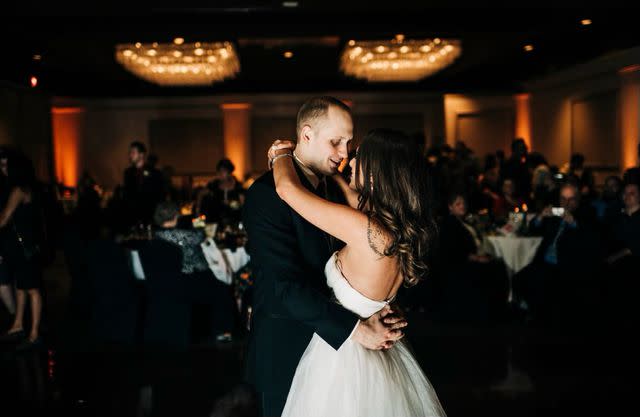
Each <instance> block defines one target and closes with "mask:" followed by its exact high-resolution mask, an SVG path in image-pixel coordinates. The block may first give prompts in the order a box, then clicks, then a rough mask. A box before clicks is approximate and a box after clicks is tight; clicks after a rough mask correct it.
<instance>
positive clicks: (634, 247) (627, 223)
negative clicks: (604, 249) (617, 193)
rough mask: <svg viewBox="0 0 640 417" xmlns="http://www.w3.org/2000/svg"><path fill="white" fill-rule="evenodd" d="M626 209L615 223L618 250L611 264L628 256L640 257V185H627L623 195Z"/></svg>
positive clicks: (609, 259) (614, 232)
mask: <svg viewBox="0 0 640 417" xmlns="http://www.w3.org/2000/svg"><path fill="white" fill-rule="evenodd" d="M623 200H624V209H623V210H622V212H621V213H619V214H618V216H617V217H616V219H615V221H614V223H613V237H614V239H615V243H616V244H617V248H615V252H614V253H613V254H612V255H611V256H610V257H609V258H608V261H609V263H612V262H616V261H618V260H620V259H622V258H625V257H627V256H634V257H640V185H638V184H627V185H626V186H625V187H624V193H623Z"/></svg>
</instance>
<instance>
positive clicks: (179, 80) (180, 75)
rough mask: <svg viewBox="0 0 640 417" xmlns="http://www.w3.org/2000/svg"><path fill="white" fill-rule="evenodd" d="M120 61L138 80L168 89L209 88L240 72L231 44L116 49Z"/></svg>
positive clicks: (179, 43) (138, 45)
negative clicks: (210, 85) (169, 87)
mask: <svg viewBox="0 0 640 417" xmlns="http://www.w3.org/2000/svg"><path fill="white" fill-rule="evenodd" d="M116 60H117V61H118V62H119V63H120V64H122V66H124V67H125V68H126V69H127V70H128V71H130V72H132V73H133V74H135V75H136V76H138V77H140V78H142V79H144V80H147V81H149V82H152V83H154V84H159V85H164V86H195V85H209V84H211V83H214V82H216V81H222V80H224V79H226V78H232V77H234V76H235V74H237V73H238V71H240V62H239V61H238V55H237V54H236V51H235V49H234V47H233V45H232V44H231V43H229V42H214V43H208V42H195V43H184V40H183V39H181V38H176V39H175V40H174V42H173V43H157V42H155V43H148V44H144V43H140V42H138V43H136V44H120V45H117V46H116Z"/></svg>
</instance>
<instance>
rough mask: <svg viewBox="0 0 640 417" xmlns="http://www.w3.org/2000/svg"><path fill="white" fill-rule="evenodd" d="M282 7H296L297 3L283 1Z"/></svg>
mask: <svg viewBox="0 0 640 417" xmlns="http://www.w3.org/2000/svg"><path fill="white" fill-rule="evenodd" d="M282 7H298V2H297V1H283V2H282Z"/></svg>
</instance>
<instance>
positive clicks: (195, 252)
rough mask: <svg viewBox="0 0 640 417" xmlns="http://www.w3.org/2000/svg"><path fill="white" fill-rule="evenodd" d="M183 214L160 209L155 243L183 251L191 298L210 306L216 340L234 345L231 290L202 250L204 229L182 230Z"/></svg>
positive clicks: (173, 208)
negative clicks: (166, 243)
mask: <svg viewBox="0 0 640 417" xmlns="http://www.w3.org/2000/svg"><path fill="white" fill-rule="evenodd" d="M179 214H180V210H179V208H178V206H177V204H175V203H173V202H163V203H160V204H159V205H158V206H157V207H156V210H155V213H154V221H155V223H156V225H157V226H158V227H159V229H158V230H157V231H156V232H155V235H154V236H155V239H161V240H164V241H167V242H170V243H172V244H174V245H176V246H179V247H180V249H181V251H182V274H183V276H184V277H185V287H186V288H185V289H186V291H185V292H186V294H187V298H188V299H189V300H190V301H191V302H193V303H197V304H206V305H210V306H211V307H212V309H213V311H212V314H213V316H212V326H213V329H214V332H215V334H216V340H218V341H230V340H231V331H232V329H233V315H234V301H233V295H232V292H231V287H230V286H227V285H225V284H223V283H222V282H220V281H219V280H218V279H216V277H215V276H214V275H213V272H212V271H211V269H209V265H208V264H207V260H206V258H205V256H204V253H203V252H202V248H201V246H200V244H201V243H202V242H203V241H204V240H205V236H204V232H203V231H202V229H190V230H187V229H178V228H177V224H178V216H179Z"/></svg>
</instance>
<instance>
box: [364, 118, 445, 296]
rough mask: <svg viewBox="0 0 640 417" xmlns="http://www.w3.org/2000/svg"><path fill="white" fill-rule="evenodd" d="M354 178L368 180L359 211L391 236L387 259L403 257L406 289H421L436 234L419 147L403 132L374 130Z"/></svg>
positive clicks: (365, 143)
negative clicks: (415, 286)
mask: <svg viewBox="0 0 640 417" xmlns="http://www.w3.org/2000/svg"><path fill="white" fill-rule="evenodd" d="M360 172H362V174H360ZM354 174H355V176H356V177H355V178H356V179H359V178H362V179H363V183H362V184H359V186H358V191H359V192H360V197H359V204H358V209H359V210H361V211H363V212H366V213H368V215H369V216H371V218H372V219H373V220H374V221H375V222H376V223H377V224H378V225H379V226H381V227H382V228H383V229H384V230H385V231H386V232H387V233H389V235H390V236H391V243H390V244H389V245H388V246H387V247H386V248H385V249H384V251H383V254H384V255H385V256H397V257H398V261H399V262H398V263H399V265H400V268H401V273H402V275H403V277H404V284H405V286H413V285H415V284H417V283H418V281H420V279H421V278H423V276H424V275H425V274H426V272H427V264H426V258H427V254H428V251H429V250H430V248H431V243H432V242H433V241H434V238H435V236H436V232H437V229H436V226H435V221H434V219H433V215H432V210H431V204H430V203H431V201H430V195H429V187H428V181H427V172H426V161H425V160H424V159H423V158H422V156H421V152H420V150H419V148H418V145H417V144H416V143H415V142H414V141H412V140H411V139H409V137H408V136H407V135H405V134H404V133H402V132H399V131H395V130H391V129H374V130H371V131H370V132H369V133H367V135H366V136H365V137H364V139H363V141H362V143H361V144H360V147H359V149H358V153H357V160H356V169H355V173H354ZM356 183H358V181H356Z"/></svg>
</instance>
